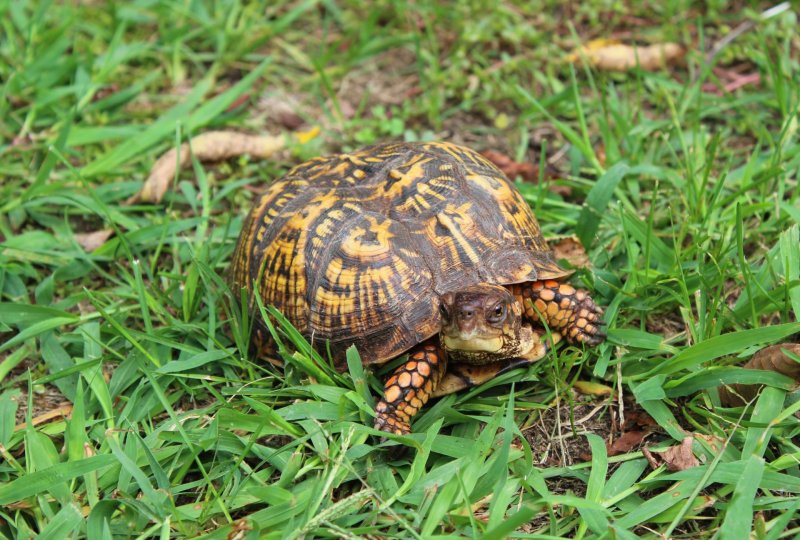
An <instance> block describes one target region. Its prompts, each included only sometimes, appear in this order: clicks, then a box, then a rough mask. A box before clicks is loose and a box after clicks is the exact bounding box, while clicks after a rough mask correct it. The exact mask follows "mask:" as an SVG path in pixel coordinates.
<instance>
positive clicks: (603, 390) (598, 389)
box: [573, 381, 614, 396]
mask: <svg viewBox="0 0 800 540" xmlns="http://www.w3.org/2000/svg"><path fill="white" fill-rule="evenodd" d="M573 388H575V390H577V391H578V392H580V393H581V394H584V395H589V396H610V395H611V394H613V393H614V389H613V388H611V387H610V386H606V385H605V384H600V383H595V382H590V381H576V382H575V384H574V385H573Z"/></svg>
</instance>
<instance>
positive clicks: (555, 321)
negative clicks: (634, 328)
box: [512, 279, 606, 345]
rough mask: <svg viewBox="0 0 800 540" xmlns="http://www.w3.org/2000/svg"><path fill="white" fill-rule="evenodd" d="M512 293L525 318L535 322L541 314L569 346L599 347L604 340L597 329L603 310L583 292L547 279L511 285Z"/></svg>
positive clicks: (603, 335) (601, 322) (602, 334)
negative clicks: (520, 305)
mask: <svg viewBox="0 0 800 540" xmlns="http://www.w3.org/2000/svg"><path fill="white" fill-rule="evenodd" d="M512 292H513V294H514V296H515V297H517V300H518V301H519V302H521V303H522V306H523V309H524V310H525V316H526V317H528V318H529V319H530V320H532V321H538V320H539V314H541V316H542V317H543V318H544V320H545V322H547V325H548V326H549V327H550V328H552V329H553V330H555V331H557V332H559V333H561V334H562V335H563V336H564V337H565V338H566V339H567V341H569V342H570V343H586V344H587V345H598V344H599V343H601V342H602V341H603V340H604V339H605V338H606V335H605V333H604V332H603V331H602V329H601V328H600V327H601V325H602V324H603V321H602V320H601V319H600V316H601V315H602V314H603V310H602V309H600V307H598V306H597V304H595V303H594V300H592V298H591V297H590V296H589V293H587V292H586V291H584V290H581V289H575V288H574V287H572V286H571V285H569V284H567V283H559V282H558V281H555V280H552V279H548V280H542V281H531V282H529V283H520V284H519V285H513V290H512ZM537 312H538V313H537Z"/></svg>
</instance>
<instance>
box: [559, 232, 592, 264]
mask: <svg viewBox="0 0 800 540" xmlns="http://www.w3.org/2000/svg"><path fill="white" fill-rule="evenodd" d="M550 249H552V250H553V254H554V255H555V257H556V259H557V260H561V259H564V260H566V261H567V262H568V263H569V264H570V265H572V266H573V267H574V268H588V267H589V266H590V265H591V264H590V263H589V257H588V256H587V255H586V250H585V249H584V247H583V244H581V242H580V240H578V237H577V236H575V235H572V236H565V237H563V238H560V239H557V240H556V241H555V242H550Z"/></svg>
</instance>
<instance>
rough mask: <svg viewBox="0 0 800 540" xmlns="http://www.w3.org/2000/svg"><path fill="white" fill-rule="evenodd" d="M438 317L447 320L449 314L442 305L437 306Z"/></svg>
mask: <svg viewBox="0 0 800 540" xmlns="http://www.w3.org/2000/svg"><path fill="white" fill-rule="evenodd" d="M439 315H441V316H442V319H447V318H448V317H449V315H450V313H448V312H447V308H446V307H444V304H439Z"/></svg>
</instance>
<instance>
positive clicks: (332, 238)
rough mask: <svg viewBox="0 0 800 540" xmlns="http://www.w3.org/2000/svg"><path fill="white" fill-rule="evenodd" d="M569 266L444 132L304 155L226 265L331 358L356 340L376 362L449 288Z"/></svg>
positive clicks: (502, 187)
mask: <svg viewBox="0 0 800 540" xmlns="http://www.w3.org/2000/svg"><path fill="white" fill-rule="evenodd" d="M566 275H568V272H566V271H564V270H563V269H561V268H560V267H558V265H557V264H556V263H555V261H554V260H553V258H552V254H551V252H550V251H549V249H548V247H547V244H546V243H545V241H544V239H543V238H542V236H541V232H540V229H539V225H538V223H537V222H536V218H535V217H534V216H533V214H532V212H531V210H530V207H529V206H528V204H527V203H526V202H525V201H524V199H523V198H522V196H521V195H520V193H519V191H518V190H517V189H516V188H515V187H514V186H513V184H512V183H511V182H510V181H509V180H508V179H507V178H506V177H505V176H504V175H503V173H502V172H500V171H499V170H498V169H497V168H496V167H495V166H494V165H493V164H492V163H490V162H489V161H488V160H486V159H485V158H484V157H483V156H481V155H480V154H477V153H476V152H474V151H472V150H469V149H467V148H464V147H460V146H457V145H453V144H449V143H397V144H384V145H376V146H372V147H367V148H364V149H363V150H360V151H358V152H354V153H351V154H340V155H338V156H329V157H322V158H315V159H312V160H310V161H308V162H305V163H303V164H301V165H298V166H297V167H295V168H293V169H292V170H291V171H290V172H289V173H288V174H287V175H286V176H284V177H283V178H281V179H279V180H278V181H276V182H275V183H273V184H272V185H271V186H270V187H269V188H268V189H267V190H266V191H265V193H264V194H263V195H262V196H261V197H259V199H258V200H257V201H256V203H255V205H254V208H253V210H252V211H251V213H250V215H249V217H248V219H247V221H246V222H245V225H244V228H243V230H242V234H241V236H240V238H239V243H238V245H237V248H236V253H235V255H234V259H233V266H232V269H231V276H232V280H233V282H234V284H235V286H238V287H245V288H247V289H248V290H250V291H251V294H253V291H254V285H257V290H258V294H260V295H261V298H262V300H263V301H264V303H265V304H272V305H274V306H275V307H277V308H278V309H279V310H281V311H282V312H283V313H284V314H285V315H286V316H287V318H288V319H289V320H290V321H291V322H292V323H293V324H294V325H295V326H296V327H297V328H298V329H299V330H300V331H301V332H302V333H303V334H304V335H306V336H307V337H308V338H309V339H310V340H312V341H313V343H314V344H316V345H318V346H320V348H322V349H324V347H325V345H324V343H325V342H326V341H329V342H330V347H331V351H332V352H333V355H334V359H335V360H336V361H337V362H338V363H342V362H343V359H344V352H345V350H346V349H347V347H348V346H350V345H352V344H355V345H356V346H357V347H358V348H359V351H360V353H361V356H362V358H363V359H364V361H365V362H366V363H380V362H385V361H387V360H390V359H392V358H394V357H396V356H397V355H399V354H401V353H403V352H404V351H406V350H408V349H409V348H411V347H412V346H414V345H415V344H417V343H419V342H421V341H423V340H424V339H427V338H428V337H430V336H432V335H434V334H435V333H436V332H437V331H438V329H439V319H438V313H437V308H438V295H440V294H443V293H446V292H449V291H451V290H454V289H455V288H461V287H464V286H468V285H471V284H475V283H480V282H488V283H494V284H499V285H506V284H511V283H519V282H523V281H532V280H536V279H552V278H559V277H563V276H566Z"/></svg>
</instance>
